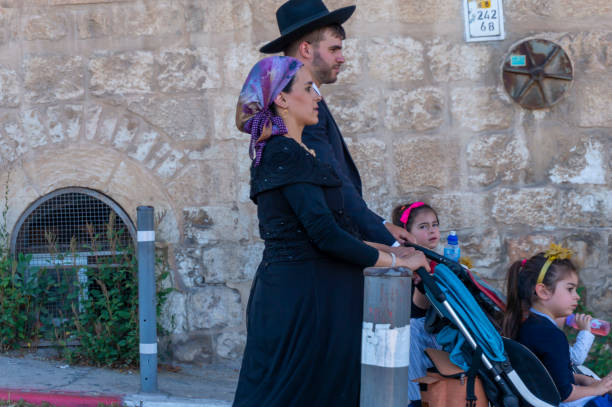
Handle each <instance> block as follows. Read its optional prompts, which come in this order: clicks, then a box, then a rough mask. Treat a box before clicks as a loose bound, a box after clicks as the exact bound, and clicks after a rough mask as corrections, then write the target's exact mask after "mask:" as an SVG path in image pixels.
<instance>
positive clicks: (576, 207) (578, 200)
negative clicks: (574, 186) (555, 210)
mask: <svg viewBox="0 0 612 407" xmlns="http://www.w3.org/2000/svg"><path fill="white" fill-rule="evenodd" d="M610 224H612V191H611V190H610V189H594V188H589V189H583V188H581V190H577V191H568V192H566V193H565V194H564V198H563V200H562V201H561V218H560V219H559V220H558V222H557V225H558V226H561V225H566V226H568V227H573V228H576V227H589V226H600V227H606V226H609V225H610Z"/></svg>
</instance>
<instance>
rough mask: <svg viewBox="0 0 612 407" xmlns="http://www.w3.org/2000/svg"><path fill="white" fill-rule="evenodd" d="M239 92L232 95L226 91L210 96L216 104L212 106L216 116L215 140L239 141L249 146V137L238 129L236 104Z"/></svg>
mask: <svg viewBox="0 0 612 407" xmlns="http://www.w3.org/2000/svg"><path fill="white" fill-rule="evenodd" d="M237 95H238V91H237V92H236V94H231V93H228V92H225V91H220V92H215V93H214V94H210V98H211V100H214V101H215V102H214V103H213V104H212V106H210V108H211V109H212V112H213V116H214V126H215V127H214V131H213V133H212V134H213V136H214V139H215V140H239V141H240V142H241V143H243V144H248V140H249V135H248V134H246V133H242V132H241V131H240V130H238V128H237V127H236V104H237V102H238V97H237Z"/></svg>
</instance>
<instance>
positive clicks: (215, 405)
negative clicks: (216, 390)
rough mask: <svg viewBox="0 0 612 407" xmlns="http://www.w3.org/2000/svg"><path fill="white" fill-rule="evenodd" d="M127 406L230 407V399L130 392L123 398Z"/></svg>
mask: <svg viewBox="0 0 612 407" xmlns="http://www.w3.org/2000/svg"><path fill="white" fill-rule="evenodd" d="M123 403H124V405H126V406H128V407H181V406H185V407H231V405H232V403H231V402H230V401H224V400H215V399H196V398H182V397H172V396H167V395H165V394H161V393H160V394H131V395H129V396H125V397H124V398H123Z"/></svg>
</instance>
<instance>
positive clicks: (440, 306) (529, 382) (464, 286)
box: [409, 244, 561, 407]
mask: <svg viewBox="0 0 612 407" xmlns="http://www.w3.org/2000/svg"><path fill="white" fill-rule="evenodd" d="M409 246H411V247H414V248H415V249H417V250H420V251H422V252H423V253H424V254H425V256H427V257H428V258H429V259H430V260H433V261H435V262H437V263H438V265H437V266H436V268H435V273H434V274H433V275H431V274H429V273H428V272H427V271H426V270H425V269H424V268H420V269H418V270H416V273H417V274H418V275H419V276H420V277H421V279H422V280H423V283H424V285H425V291H426V296H427V298H428V299H429V300H430V301H431V303H432V305H433V306H434V308H435V310H436V311H437V313H438V314H439V316H441V322H440V321H439V322H438V323H437V324H435V329H436V330H437V331H438V332H436V333H438V340H439V341H440V339H441V338H442V339H443V340H442V341H441V342H446V343H447V344H452V345H450V346H448V347H446V346H445V348H447V349H449V348H452V349H450V360H451V361H452V362H453V363H454V364H455V365H457V366H459V367H461V368H462V369H464V370H465V371H466V372H467V377H468V389H467V396H468V397H467V401H468V403H467V404H470V397H473V382H474V377H475V376H478V377H479V378H480V379H481V381H482V384H483V387H484V391H485V393H486V395H487V398H488V401H489V403H490V404H491V405H492V406H500V407H519V406H534V407H552V406H558V405H559V403H560V402H561V398H560V395H559V392H558V390H557V387H556V386H555V384H554V382H553V380H552V378H551V376H550V374H549V373H548V371H547V370H546V368H545V367H544V366H543V365H542V363H541V362H540V361H539V360H538V358H537V357H536V356H535V355H534V354H533V353H532V352H531V351H530V350H529V349H527V348H526V347H524V346H523V345H521V344H520V343H518V342H516V341H514V340H511V339H508V338H504V337H502V336H501V335H500V334H499V330H498V326H496V325H497V324H496V322H497V321H500V319H498V318H499V317H500V315H501V313H502V312H503V308H502V307H503V306H504V301H503V300H502V299H501V298H499V296H498V295H495V296H494V297H498V298H497V300H499V301H497V300H496V299H494V298H491V296H490V295H489V294H490V293H489V292H487V291H486V290H485V291H483V290H482V289H481V287H482V286H483V285H482V281H480V282H478V281H477V282H478V284H477V283H476V282H475V281H474V279H475V278H474V275H473V274H472V273H470V272H469V270H468V269H467V268H464V267H463V266H462V265H461V264H459V263H457V262H455V261H452V260H450V259H447V258H445V257H443V256H440V255H439V254H437V253H435V252H433V251H431V250H428V249H425V248H423V247H420V246H417V245H413V244H409ZM496 302H499V303H496ZM483 309H484V310H485V311H487V312H489V314H487V313H486V312H484V311H483ZM470 381H471V383H472V391H471V395H470ZM472 400H473V399H472Z"/></svg>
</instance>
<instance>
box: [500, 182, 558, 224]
mask: <svg viewBox="0 0 612 407" xmlns="http://www.w3.org/2000/svg"><path fill="white" fill-rule="evenodd" d="M491 212H492V214H493V218H494V219H495V220H496V221H497V222H499V223H503V224H506V225H515V224H524V225H528V226H544V227H550V228H552V227H554V225H555V224H556V223H557V220H558V214H559V197H558V194H557V192H556V191H555V190H554V189H552V188H523V189H519V190H515V189H510V188H501V189H499V190H497V191H496V192H495V194H494V203H493V207H492V208H491Z"/></svg>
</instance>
